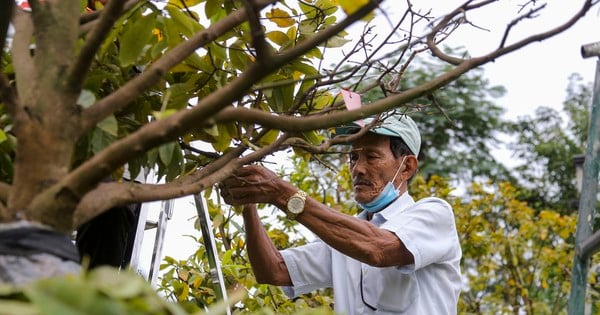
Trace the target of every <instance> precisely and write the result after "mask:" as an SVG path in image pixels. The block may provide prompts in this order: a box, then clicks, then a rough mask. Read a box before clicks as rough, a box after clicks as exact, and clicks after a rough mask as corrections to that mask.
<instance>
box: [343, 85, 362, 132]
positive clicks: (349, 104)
mask: <svg viewBox="0 0 600 315" xmlns="http://www.w3.org/2000/svg"><path fill="white" fill-rule="evenodd" d="M341 93H342V97H343V98H344V103H345V104H346V108H347V109H348V110H354V109H359V108H360V107H361V106H362V103H361V102H360V94H358V93H355V92H352V91H348V90H345V89H342V90H341ZM355 123H356V124H358V125H359V126H361V127H363V126H364V125H365V123H364V122H363V121H362V119H361V120H357V121H355Z"/></svg>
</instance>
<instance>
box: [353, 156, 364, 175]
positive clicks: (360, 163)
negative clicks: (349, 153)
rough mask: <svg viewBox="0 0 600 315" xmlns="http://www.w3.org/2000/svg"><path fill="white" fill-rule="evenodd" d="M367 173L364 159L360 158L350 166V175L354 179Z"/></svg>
mask: <svg viewBox="0 0 600 315" xmlns="http://www.w3.org/2000/svg"><path fill="white" fill-rule="evenodd" d="M364 173H365V163H364V159H363V158H361V157H358V158H357V159H356V160H354V162H353V163H352V164H351V165H350V174H351V175H352V177H356V176H357V175H362V174H364Z"/></svg>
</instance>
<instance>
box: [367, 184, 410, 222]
mask: <svg viewBox="0 0 600 315" xmlns="http://www.w3.org/2000/svg"><path fill="white" fill-rule="evenodd" d="M414 203H415V200H414V199H413V197H412V196H411V195H409V194H408V191H406V192H404V193H403V194H402V195H401V196H400V197H398V198H397V199H396V200H394V202H392V203H390V204H389V205H388V206H387V207H385V208H384V209H383V210H381V211H379V212H376V213H374V214H373V218H372V219H371V221H374V222H377V221H381V220H383V221H384V222H385V221H387V220H389V218H390V217H391V216H392V215H394V214H396V213H398V212H402V211H404V210H405V209H406V208H408V207H410V206H412V205H413V204H414ZM367 214H368V212H367V211H365V210H363V211H362V212H361V213H359V214H358V216H357V217H358V218H359V219H363V220H366V219H367Z"/></svg>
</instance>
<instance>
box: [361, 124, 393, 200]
mask: <svg viewBox="0 0 600 315" xmlns="http://www.w3.org/2000/svg"><path fill="white" fill-rule="evenodd" d="M400 163H401V157H399V158H398V159H396V158H395V157H394V155H393V154H392V151H391V149H390V138H389V137H386V136H381V135H377V134H374V133H367V134H365V135H364V136H362V137H360V138H359V139H357V140H356V141H354V143H353V144H352V151H351V153H350V157H349V164H350V172H351V173H350V174H351V175H352V184H353V187H354V200H356V201H357V202H360V203H368V202H370V201H372V200H373V199H375V197H377V196H378V195H379V193H380V192H381V191H382V190H383V188H384V187H385V185H386V184H387V183H388V181H390V180H392V178H393V177H394V174H396V171H397V170H398V167H400ZM400 182H401V179H400V178H397V179H396V183H394V184H395V186H397V185H399V183H400Z"/></svg>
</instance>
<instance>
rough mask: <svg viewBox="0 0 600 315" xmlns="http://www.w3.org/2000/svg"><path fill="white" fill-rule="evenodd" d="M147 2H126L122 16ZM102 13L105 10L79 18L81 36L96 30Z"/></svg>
mask: <svg viewBox="0 0 600 315" xmlns="http://www.w3.org/2000/svg"><path fill="white" fill-rule="evenodd" d="M147 1H148V0H128V1H126V2H125V5H124V6H123V10H122V12H121V13H120V14H122V13H123V12H127V11H129V10H131V9H132V8H133V7H135V6H136V5H137V4H138V3H140V2H147ZM102 11H103V10H99V11H94V12H90V13H86V14H83V15H81V17H80V18H79V24H80V27H79V34H86V33H88V32H89V31H90V30H91V29H92V28H94V27H95V25H96V24H97V23H98V18H99V17H100V14H102ZM120 14H119V15H120Z"/></svg>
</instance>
